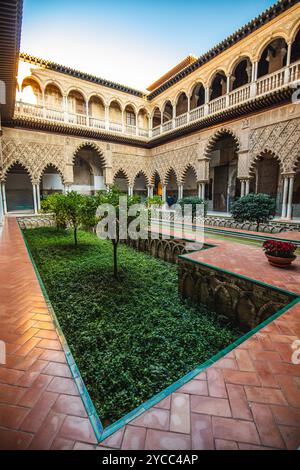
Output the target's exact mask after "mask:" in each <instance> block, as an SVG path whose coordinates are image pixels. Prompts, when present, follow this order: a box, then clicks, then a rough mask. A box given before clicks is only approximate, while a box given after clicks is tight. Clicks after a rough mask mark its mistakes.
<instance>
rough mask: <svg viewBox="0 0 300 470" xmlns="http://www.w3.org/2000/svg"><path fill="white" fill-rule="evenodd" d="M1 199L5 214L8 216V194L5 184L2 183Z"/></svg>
mask: <svg viewBox="0 0 300 470" xmlns="http://www.w3.org/2000/svg"><path fill="white" fill-rule="evenodd" d="M0 189H1V199H2V205H3V214H4V215H5V214H7V203H6V192H5V183H4V182H3V183H1V188H0Z"/></svg>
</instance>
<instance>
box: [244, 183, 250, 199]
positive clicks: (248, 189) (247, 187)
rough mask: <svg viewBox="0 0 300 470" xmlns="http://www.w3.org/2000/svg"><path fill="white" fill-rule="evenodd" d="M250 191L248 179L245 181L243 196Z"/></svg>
mask: <svg viewBox="0 0 300 470" xmlns="http://www.w3.org/2000/svg"><path fill="white" fill-rule="evenodd" d="M249 192H250V180H246V181H245V196H248V194H249Z"/></svg>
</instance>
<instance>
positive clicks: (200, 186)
mask: <svg viewBox="0 0 300 470" xmlns="http://www.w3.org/2000/svg"><path fill="white" fill-rule="evenodd" d="M205 186H206V182H205V181H200V182H199V183H198V197H199V198H200V199H203V201H204V199H205Z"/></svg>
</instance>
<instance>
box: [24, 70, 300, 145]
mask: <svg viewBox="0 0 300 470" xmlns="http://www.w3.org/2000/svg"><path fill="white" fill-rule="evenodd" d="M291 84H293V85H300V61H299V62H296V63H293V64H291V65H290V66H288V67H284V68H283V69H280V70H278V71H276V72H274V73H271V74H268V75H265V76H263V77H261V78H259V79H257V80H256V81H254V82H250V83H248V84H247V85H244V86H242V87H240V88H237V89H236V90H233V91H231V92H230V93H227V94H225V95H223V96H220V97H218V98H216V99H214V100H212V101H209V102H208V103H206V104H204V105H202V106H199V107H197V108H194V109H192V110H191V111H189V112H187V113H184V114H181V115H179V116H176V117H175V118H174V119H171V120H169V121H167V122H164V123H162V124H161V125H159V126H155V127H153V128H152V129H151V130H150V131H149V130H148V129H144V128H140V127H137V126H135V125H128V124H126V123H122V122H112V121H105V120H103V119H98V118H95V117H93V116H89V115H86V114H75V113H70V112H66V111H64V110H58V109H50V108H48V107H43V106H41V105H34V104H30V103H24V102H21V101H18V102H16V108H15V116H18V117H19V116H32V117H35V118H38V119H45V120H48V121H58V122H66V123H68V124H72V125H74V126H82V127H90V128H94V129H99V130H106V131H110V132H117V133H123V134H126V135H128V136H137V137H140V138H143V139H148V138H149V137H150V138H151V137H152V138H153V137H157V136H158V135H160V134H164V133H167V132H171V131H172V130H173V129H176V128H179V127H181V126H185V125H187V124H188V123H189V122H196V121H199V120H200V121H201V120H202V119H204V118H206V117H207V116H210V115H213V114H216V113H220V112H222V111H224V110H225V109H230V108H231V107H234V106H237V105H239V104H242V103H246V102H247V101H249V100H251V99H253V98H255V97H257V96H263V95H267V94H269V93H271V92H273V91H276V90H279V89H280V88H283V87H285V86H287V85H291Z"/></svg>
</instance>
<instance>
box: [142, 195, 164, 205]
mask: <svg viewBox="0 0 300 470" xmlns="http://www.w3.org/2000/svg"><path fill="white" fill-rule="evenodd" d="M163 204H164V203H163V200H162V198H161V197H160V196H151V197H147V199H146V201H145V205H146V207H148V208H150V207H151V206H159V207H161V206H163Z"/></svg>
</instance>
